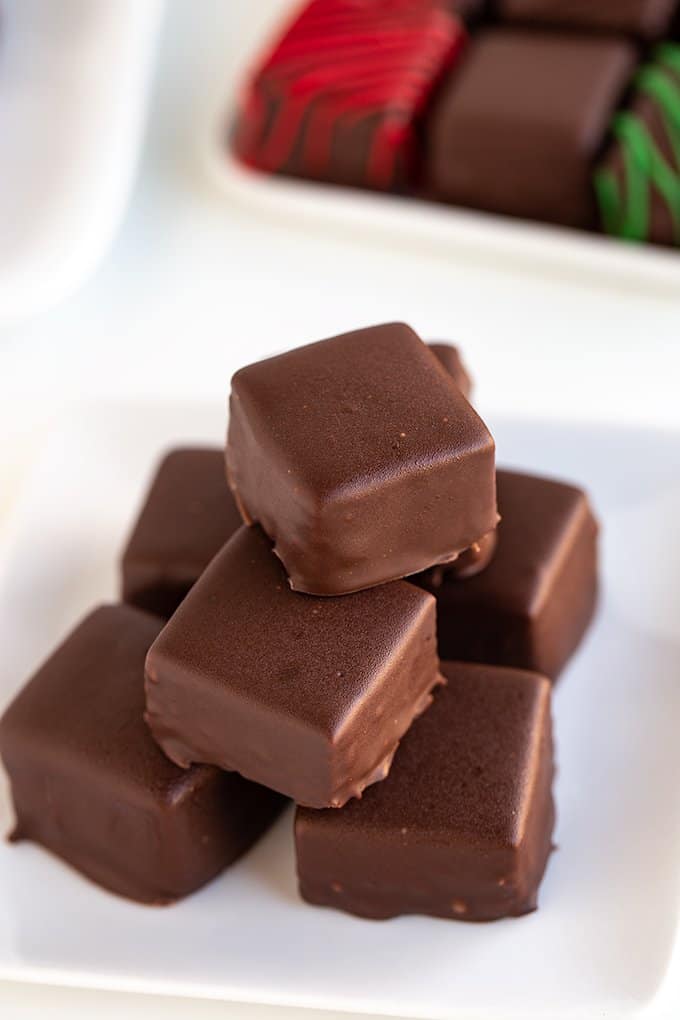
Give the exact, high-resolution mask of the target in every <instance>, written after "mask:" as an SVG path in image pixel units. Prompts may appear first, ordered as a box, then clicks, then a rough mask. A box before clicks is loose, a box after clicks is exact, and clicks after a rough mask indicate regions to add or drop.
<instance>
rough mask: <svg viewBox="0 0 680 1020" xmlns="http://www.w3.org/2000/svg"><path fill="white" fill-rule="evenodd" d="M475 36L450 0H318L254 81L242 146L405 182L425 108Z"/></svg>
mask: <svg viewBox="0 0 680 1020" xmlns="http://www.w3.org/2000/svg"><path fill="white" fill-rule="evenodd" d="M466 6H469V5H466ZM465 40H466V32H465V29H464V27H463V24H462V22H461V21H460V20H459V18H458V17H457V16H456V14H455V11H454V10H453V5H452V4H451V3H450V2H446V0H373V2H371V3H368V4H367V3H356V0H313V2H312V3H308V4H307V5H306V6H304V7H303V8H302V10H301V11H300V12H299V13H298V14H296V16H295V19H294V21H293V22H292V23H291V24H289V25H288V26H287V28H286V30H285V31H284V33H283V35H282V36H281V37H280V38H279V39H278V40H277V41H276V43H275V44H274V45H273V46H272V47H271V49H270V51H269V52H268V54H267V55H266V57H265V58H264V60H263V61H262V62H261V63H260V65H259V66H258V67H257V68H256V70H255V71H254V73H253V74H252V75H251V77H250V79H249V81H248V82H247V83H246V86H245V88H244V92H243V96H242V99H241V103H240V109H239V112H238V115H237V123H236V127H235V130H234V136H233V147H234V150H235V152H236V154H237V155H238V156H239V157H240V159H241V160H243V161H244V162H245V163H247V164H249V165H250V166H253V167H257V168H258V169H260V170H265V171H268V172H271V173H274V172H276V173H288V174H294V175H296V176H300V177H309V178H315V179H317V180H321V181H330V182H333V183H337V184H346V185H353V186H359V187H366V188H375V189H379V190H386V191H393V190H402V189H403V188H404V187H405V186H406V185H407V184H408V183H409V182H410V181H411V180H412V179H413V178H414V177H415V176H417V172H418V165H419V132H420V127H421V118H422V114H423V111H424V110H425V109H426V107H427V104H428V102H429V100H430V97H431V95H432V94H433V92H434V90H435V88H436V87H437V85H438V83H439V81H440V79H441V77H442V75H443V74H444V73H445V72H446V71H447V70H448V69H449V68H450V67H451V66H452V65H453V63H454V62H455V61H456V59H457V57H458V55H459V53H460V52H461V50H462V48H463V45H464V43H465Z"/></svg>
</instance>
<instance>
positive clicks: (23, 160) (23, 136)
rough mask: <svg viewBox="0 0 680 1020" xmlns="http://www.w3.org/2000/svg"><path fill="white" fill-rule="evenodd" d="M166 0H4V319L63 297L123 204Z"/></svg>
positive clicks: (0, 227) (0, 258)
mask: <svg viewBox="0 0 680 1020" xmlns="http://www.w3.org/2000/svg"><path fill="white" fill-rule="evenodd" d="M162 7H163V4H162V0H116V2H115V3H113V2H111V0H58V2H56V3H53V2H51V0H3V2H2V5H1V6H0V164H1V166H2V171H1V172H0V323H2V322H8V321H12V320H15V319H18V318H20V317H22V316H26V315H32V314H35V313H36V312H38V311H41V310H43V309H44V308H46V307H47V306H49V305H51V304H53V303H54V302H56V301H58V300H60V299H62V298H63V297H65V296H67V295H68V294H69V293H70V292H71V291H73V290H74V289H75V288H77V287H78V286H79V285H80V284H81V283H82V282H83V281H84V279H85V278H86V277H87V275H88V274H89V273H91V272H92V271H93V270H94V268H95V267H96V264H97V262H98V261H99V259H100V258H101V257H102V255H103V254H104V253H105V251H106V249H107V247H108V245H109V243H110V241H111V240H112V238H113V234H114V232H115V229H116V227H117V225H118V222H119V220H120V218H121V216H122V213H123V210H124V208H125V205H126V202H127V199H128V194H129V191H130V186H131V183H132V178H133V172H134V168H135V163H136V158H137V153H138V150H139V144H140V139H141V131H142V127H143V124H144V115H145V113H146V108H147V99H148V92H149V83H150V79H151V70H152V67H153V55H154V51H155V46H156V40H157V37H158V28H159V25H160V16H161V12H162Z"/></svg>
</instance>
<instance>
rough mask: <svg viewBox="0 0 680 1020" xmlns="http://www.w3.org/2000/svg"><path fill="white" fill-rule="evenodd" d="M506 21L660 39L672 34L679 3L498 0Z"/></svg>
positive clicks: (663, 0) (667, 0)
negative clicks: (668, 33)
mask: <svg viewBox="0 0 680 1020" xmlns="http://www.w3.org/2000/svg"><path fill="white" fill-rule="evenodd" d="M496 5H497V10H498V14H499V17H500V18H501V19H502V20H504V21H509V22H518V23H524V24H526V25H545V26H547V27H549V28H584V29H596V30H598V31H606V32H622V33H624V34H626V35H632V36H635V37H637V38H639V39H660V38H661V37H662V36H663V35H666V34H667V32H668V31H669V30H670V27H671V24H672V22H673V19H674V17H675V14H676V12H677V10H678V0H496Z"/></svg>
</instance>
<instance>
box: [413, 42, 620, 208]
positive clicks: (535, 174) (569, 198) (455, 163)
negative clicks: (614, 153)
mask: <svg viewBox="0 0 680 1020" xmlns="http://www.w3.org/2000/svg"><path fill="white" fill-rule="evenodd" d="M634 62H635V50H634V48H633V47H632V46H631V45H630V44H629V43H627V42H625V41H624V40H619V39H609V38H603V37H597V36H589V35H577V34H563V35H562V34H557V33H547V32H546V33H542V32H522V31H511V30H508V29H487V30H485V31H483V32H481V33H480V34H479V36H478V37H477V38H476V39H475V41H474V43H473V44H471V45H470V46H469V48H468V53H467V56H466V59H465V61H464V62H463V66H462V67H461V68H460V70H459V71H458V73H455V74H452V75H451V76H450V78H449V79H448V81H447V83H446V85H445V86H444V88H443V89H442V92H441V95H440V98H439V100H438V101H437V103H436V104H435V107H434V109H433V112H432V115H431V117H430V119H429V121H428V127H427V134H428V152H429V175H428V177H429V187H430V189H431V191H432V193H433V195H434V197H436V198H439V199H442V200H444V201H447V202H452V203H454V204H457V205H463V206H471V207H474V208H478V209H484V210H487V211H489V212H497V213H504V214H506V215H509V216H524V217H528V218H531V219H537V220H545V221H546V222H549V223H557V224H563V225H565V226H569V227H585V228H589V227H594V226H595V223H596V219H597V217H596V209H595V200H594V195H593V187H592V183H591V175H592V166H593V161H594V159H595V158H596V156H597V155H598V153H599V151H600V149H601V147H602V145H603V143H604V140H605V137H606V133H607V130H608V128H609V124H610V121H611V117H612V114H613V112H614V110H615V108H616V106H617V103H618V101H619V99H620V97H621V95H622V94H623V91H624V89H625V88H626V87H627V85H628V83H629V79H630V75H631V72H632V70H633V66H634Z"/></svg>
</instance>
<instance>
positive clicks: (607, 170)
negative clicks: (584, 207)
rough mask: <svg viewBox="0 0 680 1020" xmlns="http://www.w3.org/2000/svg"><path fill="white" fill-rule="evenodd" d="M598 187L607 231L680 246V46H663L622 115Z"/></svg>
mask: <svg viewBox="0 0 680 1020" xmlns="http://www.w3.org/2000/svg"><path fill="white" fill-rule="evenodd" d="M612 133H613V140H612V142H611V145H610V146H609V149H608V151H607V153H606V155H605V156H604V159H603V160H602V163H601V164H600V166H599V167H598V169H597V172H596V175H595V186H596V189H597V195H598V199H599V203H600V211H601V217H602V226H603V229H604V230H605V231H606V232H607V233H609V234H613V235H614V236H616V237H622V238H624V239H625V240H628V241H652V242H654V243H656V244H665V245H678V244H680V45H674V44H672V43H666V44H664V45H662V46H659V47H658V48H657V50H656V52H655V53H654V54H653V57H652V61H651V62H650V63H649V64H647V65H646V66H645V67H643V68H642V69H641V70H640V71H639V72H638V74H637V76H636V78H635V91H634V95H633V98H632V100H631V105H630V107H629V108H628V109H627V110H625V111H624V112H622V113H619V114H617V116H616V117H615V118H614V122H613V132H612Z"/></svg>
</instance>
